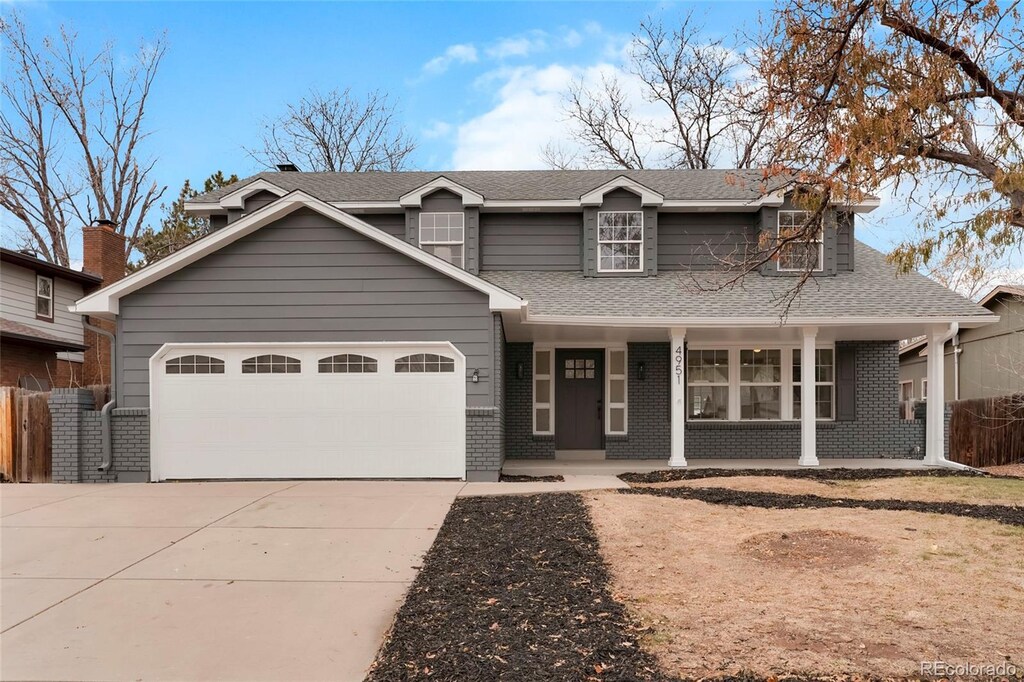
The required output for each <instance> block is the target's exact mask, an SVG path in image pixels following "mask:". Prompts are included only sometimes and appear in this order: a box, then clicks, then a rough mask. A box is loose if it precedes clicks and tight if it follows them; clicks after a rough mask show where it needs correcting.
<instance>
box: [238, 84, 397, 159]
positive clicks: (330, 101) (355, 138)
mask: <svg viewBox="0 0 1024 682" xmlns="http://www.w3.org/2000/svg"><path fill="white" fill-rule="evenodd" d="M415 149H416V143H415V142H414V141H413V140H412V138H411V137H409V136H408V135H407V134H406V132H405V130H404V128H403V127H402V125H401V124H400V123H399V122H398V119H397V106H396V105H395V103H393V102H392V100H391V99H390V98H389V97H388V95H387V94H386V93H382V92H376V91H375V92H370V93H368V94H367V95H366V96H365V97H364V98H359V97H357V96H355V95H353V94H352V91H351V90H350V89H349V88H345V89H344V90H341V91H338V90H332V91H330V92H327V93H321V92H318V91H315V90H314V91H312V92H310V94H309V95H307V96H306V97H303V98H302V99H301V100H300V101H299V102H298V103H297V104H289V105H288V107H287V111H286V112H285V113H284V114H283V115H282V116H280V117H279V118H276V119H273V120H271V121H268V122H267V124H266V133H265V134H264V137H263V144H262V147H261V148H260V149H255V150H253V149H250V150H248V151H249V153H250V155H252V157H253V158H255V159H256V160H257V161H258V162H259V163H261V164H263V165H264V166H266V167H267V168H273V167H274V166H276V165H277V164H279V163H293V164H295V165H297V166H299V167H300V168H301V169H302V170H307V171H354V172H363V171H398V170H403V169H404V168H406V165H407V163H408V160H409V155H410V154H412V152H413V151H414V150H415Z"/></svg>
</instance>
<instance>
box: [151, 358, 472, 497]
mask: <svg viewBox="0 0 1024 682" xmlns="http://www.w3.org/2000/svg"><path fill="white" fill-rule="evenodd" d="M150 390H151V395H150V400H151V410H150V415H151V419H152V426H151V428H152V435H151V458H152V461H151V468H152V478H153V480H157V481H159V480H167V479H187V478H462V477H463V476H465V472H466V360H465V357H464V356H463V355H462V353H460V352H459V351H458V349H456V348H455V347H454V346H453V345H451V344H449V343H415V344H392V343H377V344H301V343H296V344H244V345H243V344H210V345H199V344H169V345H167V346H164V347H163V348H161V349H160V351H159V352H158V353H157V354H156V355H154V356H153V358H152V359H151V360H150Z"/></svg>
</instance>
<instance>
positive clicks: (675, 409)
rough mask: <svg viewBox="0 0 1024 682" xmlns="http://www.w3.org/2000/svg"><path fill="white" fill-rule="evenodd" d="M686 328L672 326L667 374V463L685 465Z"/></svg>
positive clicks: (676, 465) (674, 465)
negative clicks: (668, 393) (669, 444)
mask: <svg viewBox="0 0 1024 682" xmlns="http://www.w3.org/2000/svg"><path fill="white" fill-rule="evenodd" d="M685 343H686V330H685V329H682V328H674V329H672V331H671V343H670V344H669V376H670V378H671V386H672V388H671V393H670V399H671V403H670V405H671V409H670V415H669V423H670V425H671V429H672V444H671V454H670V456H669V460H668V465H669V466H671V467H684V466H686V456H685V455H684V454H683V437H684V435H685V431H686V346H685Z"/></svg>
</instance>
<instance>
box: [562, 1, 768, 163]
mask: <svg viewBox="0 0 1024 682" xmlns="http://www.w3.org/2000/svg"><path fill="white" fill-rule="evenodd" d="M702 30H703V27H701V26H700V25H699V24H698V23H696V22H695V21H694V20H693V15H692V14H690V15H688V16H687V17H686V18H685V19H684V20H683V21H682V22H681V24H680V26H679V27H678V28H676V29H673V30H671V31H670V30H667V29H666V28H665V27H664V25H663V24H661V23H660V22H658V21H655V20H653V19H649V20H647V21H645V22H643V23H642V24H641V25H640V29H639V31H638V32H637V33H636V34H635V35H634V37H633V43H632V49H631V52H630V58H629V65H628V68H629V71H630V72H631V74H632V75H633V76H635V78H636V81H637V84H638V86H639V88H640V92H641V96H642V98H643V100H644V101H645V102H646V103H648V104H653V105H654V107H653V108H652V111H651V112H650V113H648V114H647V115H646V116H644V115H641V114H640V113H638V111H637V106H636V105H637V104H638V103H637V102H635V101H631V99H630V97H629V96H628V94H627V92H626V90H625V88H624V86H623V84H622V83H621V82H620V81H619V80H618V79H617V78H615V77H613V76H605V77H603V78H602V79H601V82H600V83H599V84H598V85H596V86H587V85H586V84H585V83H584V82H583V81H582V80H581V81H577V82H575V83H573V84H572V85H571V86H570V88H569V92H568V93H567V95H566V101H565V112H566V116H567V118H568V121H569V125H570V130H571V133H572V135H573V137H574V138H575V139H576V141H577V142H578V143H579V144H580V146H581V147H582V148H583V149H584V153H585V155H586V157H587V158H586V163H587V164H588V165H593V166H605V167H607V166H615V167H619V168H628V169H636V168H646V167H658V168H713V167H715V166H716V165H718V164H719V162H720V161H722V159H723V157H725V156H727V155H728V156H729V157H730V158H729V160H728V162H727V163H730V164H731V165H732V166H733V167H736V168H753V167H757V166H758V164H759V163H761V161H762V159H763V152H764V151H765V144H764V143H763V142H762V138H763V137H766V136H767V134H768V131H769V129H770V126H771V119H770V118H769V117H768V115H767V111H766V108H765V106H764V94H763V91H762V89H761V88H759V87H758V85H757V84H756V83H754V82H753V81H751V80H749V79H747V78H743V77H741V76H742V74H743V72H745V71H747V72H749V69H747V68H746V64H745V63H744V60H745V57H744V55H742V54H740V53H738V52H736V51H734V50H733V49H731V48H730V47H729V46H727V45H726V44H725V42H724V41H723V40H720V39H716V40H710V39H707V38H706V37H704V36H703V35H702ZM655 112H657V113H655ZM545 160H547V161H548V162H549V163H551V162H552V159H549V158H548V155H547V154H545ZM556 160H557V159H556Z"/></svg>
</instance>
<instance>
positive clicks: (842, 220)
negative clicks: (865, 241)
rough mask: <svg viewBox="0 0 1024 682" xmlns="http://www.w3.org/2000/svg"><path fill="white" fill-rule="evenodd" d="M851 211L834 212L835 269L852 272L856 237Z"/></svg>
mask: <svg viewBox="0 0 1024 682" xmlns="http://www.w3.org/2000/svg"><path fill="white" fill-rule="evenodd" d="M854 220H855V218H854V216H853V214H852V213H845V212H844V213H837V214H836V271H838V272H853V251H854V244H855V242H856V239H855V237H854V234H853V226H854Z"/></svg>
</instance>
